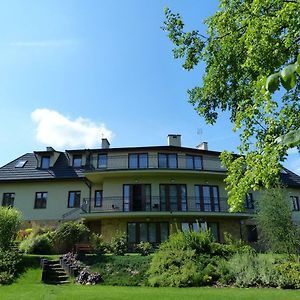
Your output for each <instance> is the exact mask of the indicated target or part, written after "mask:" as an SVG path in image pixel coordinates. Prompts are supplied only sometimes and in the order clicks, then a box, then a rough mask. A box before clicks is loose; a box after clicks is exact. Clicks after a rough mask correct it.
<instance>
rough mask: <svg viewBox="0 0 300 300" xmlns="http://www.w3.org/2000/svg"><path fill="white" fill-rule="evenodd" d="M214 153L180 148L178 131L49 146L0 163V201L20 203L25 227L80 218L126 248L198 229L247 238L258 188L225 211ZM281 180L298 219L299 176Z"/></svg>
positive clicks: (251, 234) (253, 235)
mask: <svg viewBox="0 0 300 300" xmlns="http://www.w3.org/2000/svg"><path fill="white" fill-rule="evenodd" d="M219 155H220V152H216V151H211V150H208V147H207V143H202V144H200V145H199V146H197V147H196V148H186V147H182V146H181V136H180V135H169V136H168V145H167V146H156V147H155V146H151V147H130V148H110V144H109V142H108V141H107V140H106V139H102V147H101V148H99V149H84V150H66V151H65V152H59V151H55V150H54V149H53V148H52V147H47V149H46V151H35V152H33V153H27V154H24V155H23V156H21V157H19V158H17V159H16V160H14V161H12V162H10V163H8V164H7V165H5V166H3V167H2V168H0V194H1V197H2V205H3V206H14V207H16V208H18V209H19V210H20V211H21V212H22V214H23V219H24V224H23V226H24V227H32V226H35V225H41V226H53V225H56V224H57V223H59V222H63V221H65V220H72V219H80V218H81V219H83V220H84V222H85V223H86V224H87V225H88V226H89V228H90V229H91V230H92V231H94V232H98V233H101V234H102V235H103V237H104V238H105V239H106V240H110V238H111V237H112V236H113V235H114V234H115V233H116V232H117V231H119V232H125V233H126V234H127V236H128V242H129V244H130V245H131V249H133V247H134V244H136V243H138V242H140V241H149V242H150V243H152V244H153V245H154V246H155V245H157V244H159V243H160V242H162V241H164V240H165V239H167V237H168V236H169V234H170V233H171V232H174V231H175V230H177V229H181V230H187V229H194V230H199V229H201V227H202V228H206V227H209V228H210V230H211V232H212V234H213V235H214V237H215V238H216V239H217V240H219V241H223V240H224V233H225V232H228V233H230V234H231V235H232V236H233V237H234V238H238V239H239V238H242V239H244V240H246V241H249V242H253V241H255V240H256V239H257V232H256V228H255V224H254V221H253V220H252V217H253V212H254V201H255V200H256V199H258V197H259V193H257V192H256V193H248V194H247V195H246V197H245V211H244V212H242V213H230V212H228V205H227V192H226V191H225V184H224V178H225V176H226V169H224V168H223V167H222V165H221V162H220V159H219ZM281 177H282V181H283V183H284V184H285V185H286V186H287V187H288V189H287V190H288V195H287V197H289V199H290V200H291V205H292V207H293V209H294V219H295V221H297V222H299V221H300V212H299V209H300V207H299V197H300V177H299V176H297V175H296V174H294V173H292V172H291V171H289V170H287V169H284V170H283V171H282V173H281ZM199 227H200V228H199Z"/></svg>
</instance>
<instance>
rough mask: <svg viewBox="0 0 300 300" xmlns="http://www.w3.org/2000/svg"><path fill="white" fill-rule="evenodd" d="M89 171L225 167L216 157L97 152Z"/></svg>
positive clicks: (217, 169)
mask: <svg viewBox="0 0 300 300" xmlns="http://www.w3.org/2000/svg"><path fill="white" fill-rule="evenodd" d="M88 165H89V166H90V167H91V169H92V170H91V171H92V172H93V171H97V172H104V171H123V170H126V171H127V170H134V171H149V170H158V171H163V170H165V171H174V170H181V171H194V172H195V171H196V172H201V171H202V172H203V171H206V172H221V173H225V172H226V168H224V167H223V166H222V165H221V161H220V159H219V158H218V157H214V156H206V155H205V156H203V155H190V154H176V153H153V154H152V153H151V154H150V153H130V154H123V155H113V154H98V155H93V156H91V157H90V161H89V164H88Z"/></svg>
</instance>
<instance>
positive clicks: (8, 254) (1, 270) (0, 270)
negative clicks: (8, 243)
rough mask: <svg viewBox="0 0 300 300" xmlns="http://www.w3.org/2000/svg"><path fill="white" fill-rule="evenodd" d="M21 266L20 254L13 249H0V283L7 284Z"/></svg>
mask: <svg viewBox="0 0 300 300" xmlns="http://www.w3.org/2000/svg"><path fill="white" fill-rule="evenodd" d="M20 267H21V256H20V254H19V253H18V252H17V251H15V250H14V249H10V250H3V249H2V250H0V284H9V283H11V282H12V281H13V279H14V276H15V275H16V273H17V272H18V271H19V269H20Z"/></svg>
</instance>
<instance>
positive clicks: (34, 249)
mask: <svg viewBox="0 0 300 300" xmlns="http://www.w3.org/2000/svg"><path fill="white" fill-rule="evenodd" d="M19 249H20V250H21V251H23V252H25V253H29V254H51V253H52V251H53V240H52V238H51V236H50V235H49V234H47V233H44V234H41V235H37V236H29V237H27V238H26V239H25V240H23V241H22V242H21V244H20V246H19Z"/></svg>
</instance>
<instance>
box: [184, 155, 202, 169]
mask: <svg viewBox="0 0 300 300" xmlns="http://www.w3.org/2000/svg"><path fill="white" fill-rule="evenodd" d="M188 158H191V159H192V165H193V166H192V168H190V167H189V166H188ZM195 158H199V159H200V168H196V164H195ZM185 167H186V169H187V170H203V156H202V155H193V154H186V155H185Z"/></svg>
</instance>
